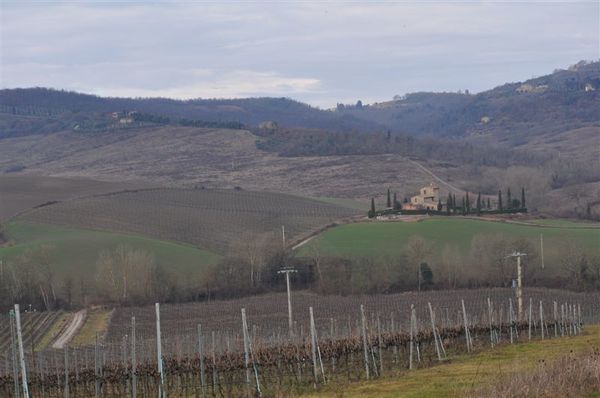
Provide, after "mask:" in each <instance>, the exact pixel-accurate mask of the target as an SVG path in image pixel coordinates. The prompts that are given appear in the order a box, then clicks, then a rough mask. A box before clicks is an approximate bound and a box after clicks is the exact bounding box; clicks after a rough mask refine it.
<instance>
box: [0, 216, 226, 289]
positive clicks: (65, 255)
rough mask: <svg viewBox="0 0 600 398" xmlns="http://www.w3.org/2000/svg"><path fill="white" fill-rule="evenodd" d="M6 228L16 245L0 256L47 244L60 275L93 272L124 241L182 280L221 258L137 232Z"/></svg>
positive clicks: (12, 256)
mask: <svg viewBox="0 0 600 398" xmlns="http://www.w3.org/2000/svg"><path fill="white" fill-rule="evenodd" d="M6 230H7V233H8V237H9V239H10V240H11V241H14V245H12V246H5V247H0V259H4V260H5V261H9V262H10V261H11V260H12V259H15V258H16V257H17V256H19V255H21V254H23V253H24V252H25V251H27V250H36V249H40V248H42V247H47V248H48V252H49V260H50V264H51V265H52V266H53V267H54V270H55V272H56V274H57V276H64V275H67V274H69V275H71V276H74V277H77V276H90V275H93V272H94V268H95V264H96V260H97V259H98V255H99V253H100V252H101V251H102V250H105V249H108V250H113V249H115V248H116V247H117V246H118V245H121V244H122V245H127V246H130V247H132V248H135V249H143V250H146V251H148V252H150V253H152V254H153V255H154V259H155V261H156V263H157V265H159V266H164V267H166V268H168V269H170V270H172V271H173V272H174V274H175V275H176V276H178V277H179V279H181V280H182V281H192V280H194V279H195V278H194V276H201V275H202V272H203V271H204V270H205V269H206V266H208V265H211V264H214V263H215V262H217V261H218V260H219V259H220V256H219V255H217V254H215V253H212V252H209V251H206V250H201V249H198V248H195V247H192V246H186V245H181V244H176V243H171V242H165V241H160V240H156V239H151V238H146V237H142V236H136V235H126V234H119V233H110V232H100V231H91V230H85V229H77V228H66V227H58V226H51V225H44V224H32V223H26V222H10V223H8V224H6Z"/></svg>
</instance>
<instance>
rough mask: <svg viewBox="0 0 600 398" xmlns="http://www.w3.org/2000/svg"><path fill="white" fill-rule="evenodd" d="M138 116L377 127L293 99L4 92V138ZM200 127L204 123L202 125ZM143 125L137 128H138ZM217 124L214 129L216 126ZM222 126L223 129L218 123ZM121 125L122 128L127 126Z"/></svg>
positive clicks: (0, 129) (0, 126)
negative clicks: (121, 116)
mask: <svg viewBox="0 0 600 398" xmlns="http://www.w3.org/2000/svg"><path fill="white" fill-rule="evenodd" d="M115 112H117V113H121V114H123V115H127V113H131V112H136V113H138V116H140V117H139V120H138V119H137V118H134V119H135V120H134V122H140V123H144V124H153V125H155V124H169V123H177V124H182V125H193V124H194V123H193V122H194V121H195V122H197V123H196V124H195V125H196V127H225V128H230V127H232V126H231V125H232V124H236V123H237V124H241V125H247V126H249V127H252V126H258V125H259V124H260V123H262V122H265V121H275V122H276V123H278V124H282V125H286V126H292V127H311V128H323V129H332V130H360V131H369V130H374V129H381V128H382V127H381V126H378V125H377V123H375V122H372V121H367V120H361V119H358V118H356V117H354V116H351V115H341V114H337V113H335V112H332V111H325V110H320V109H317V108H313V107H311V106H310V105H307V104H303V103H301V102H298V101H294V100H291V99H288V98H245V99H195V100H188V101H179V100H173V99H166V98H102V97H98V96H94V95H87V94H80V93H75V92H69V91H59V90H53V89H47V88H27V89H5V90H0V138H2V137H10V136H19V135H28V134H37V133H52V132H58V131H62V130H70V129H74V128H75V129H80V130H82V131H86V130H92V131H96V130H106V129H108V128H110V127H113V126H112V124H114V122H115V120H114V119H113V113H115ZM198 122H199V124H198ZM140 123H135V125H136V126H139V124H140ZM211 123H212V125H211ZM219 123H220V124H222V125H218V124H219ZM127 124H129V123H125V124H122V123H121V124H119V123H118V120H117V125H118V127H127Z"/></svg>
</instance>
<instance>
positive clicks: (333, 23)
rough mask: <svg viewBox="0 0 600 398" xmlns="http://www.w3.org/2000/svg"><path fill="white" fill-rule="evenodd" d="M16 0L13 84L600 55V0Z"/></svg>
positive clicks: (363, 88)
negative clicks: (344, 0)
mask: <svg viewBox="0 0 600 398" xmlns="http://www.w3.org/2000/svg"><path fill="white" fill-rule="evenodd" d="M147 3H148V2H142V1H139V2H138V1H127V2H117V1H116V0H115V1H102V2H93V1H67V0H63V1H54V2H51V1H23V0H19V1H14V2H11V1H6V0H0V4H1V19H0V22H1V24H0V25H1V28H0V33H1V37H0V41H1V53H0V56H1V75H0V80H1V86H2V87H3V88H6V87H32V86H44V87H54V88H63V89H68V90H76V91H81V92H86V93H95V94H99V95H110V96H144V97H147V96H164V97H173V98H197V97H203V98H213V97H218V98H225V97H249V96H278V97H280V96H286V97H291V98H295V99H298V100H301V101H305V102H308V103H311V104H313V105H317V106H321V107H330V106H334V105H335V104H336V103H337V102H345V103H351V102H356V100H357V99H361V100H362V101H363V102H366V103H371V102H375V101H383V100H388V99H391V98H392V97H393V96H394V95H395V94H404V93H407V92H414V91H457V90H464V89H469V90H470V91H472V92H478V91H482V90H485V89H488V88H492V87H494V86H497V85H499V84H502V83H504V82H507V81H519V80H524V79H528V78H531V77H533V76H540V75H543V74H547V73H550V72H552V71H553V70H554V69H556V68H564V67H567V66H568V65H570V64H574V63H576V62H577V61H579V60H582V59H586V60H597V59H598V58H600V38H599V36H600V1H599V0H590V1H578V2H549V1H527V2H514V1H502V2H494V1H461V2H458V1H435V2H433V1H396V2H391V1H379V2H372V1H370V2H367V1H362V2H358V1H354V2H338V1H327V2H323V1H310V2H306V1H304V2H291V1H286V2H275V1H270V2H258V1H252V2H250V1H248V2H247V1H236V2H225V1H220V2H217V1H210V2H209V1H193V2H190V1H187V2H183V1H172V2H168V1H165V2H159V1H154V2H152V4H151V5H149V4H147Z"/></svg>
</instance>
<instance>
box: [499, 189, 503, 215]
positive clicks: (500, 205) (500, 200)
mask: <svg viewBox="0 0 600 398" xmlns="http://www.w3.org/2000/svg"><path fill="white" fill-rule="evenodd" d="M498 210H500V211H502V210H504V208H503V207H502V191H500V190H498Z"/></svg>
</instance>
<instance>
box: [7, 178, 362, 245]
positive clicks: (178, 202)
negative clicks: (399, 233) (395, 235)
mask: <svg viewBox="0 0 600 398" xmlns="http://www.w3.org/2000/svg"><path fill="white" fill-rule="evenodd" d="M355 214H356V210H351V209H348V208H345V207H342V206H337V205H333V204H328V203H324V202H320V201H317V200H312V199H306V198H301V197H298V196H292V195H285V194H275V193H267V192H248V191H242V190H204V189H152V190H141V191H135V192H120V193H114V194H108V195H99V196H92V197H87V198H81V199H76V200H71V201H65V202H61V203H56V204H53V205H51V206H44V207H41V208H37V209H33V210H31V211H29V212H27V213H25V214H23V215H22V216H21V217H20V218H19V220H22V221H29V222H35V223H41V224H53V225H62V226H71V227H77V228H87V229H98V230H108V231H115V232H125V233H134V234H140V235H145V236H149V237H153V238H156V239H161V240H166V241H174V242H183V243H188V244H192V245H196V246H199V247H202V248H206V249H209V250H213V251H216V252H220V253H222V252H224V251H226V250H227V248H228V247H229V246H230V245H231V243H232V242H234V241H235V240H237V239H240V238H244V237H246V236H250V235H253V236H255V235H260V234H267V233H274V232H277V233H281V227H282V226H285V233H286V237H287V239H289V240H290V241H291V240H294V239H295V238H297V237H299V236H301V235H302V234H305V233H308V232H310V231H311V230H313V229H315V228H318V227H321V226H323V225H326V224H330V223H332V222H334V221H335V220H338V219H340V218H344V217H351V216H353V215H355Z"/></svg>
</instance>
